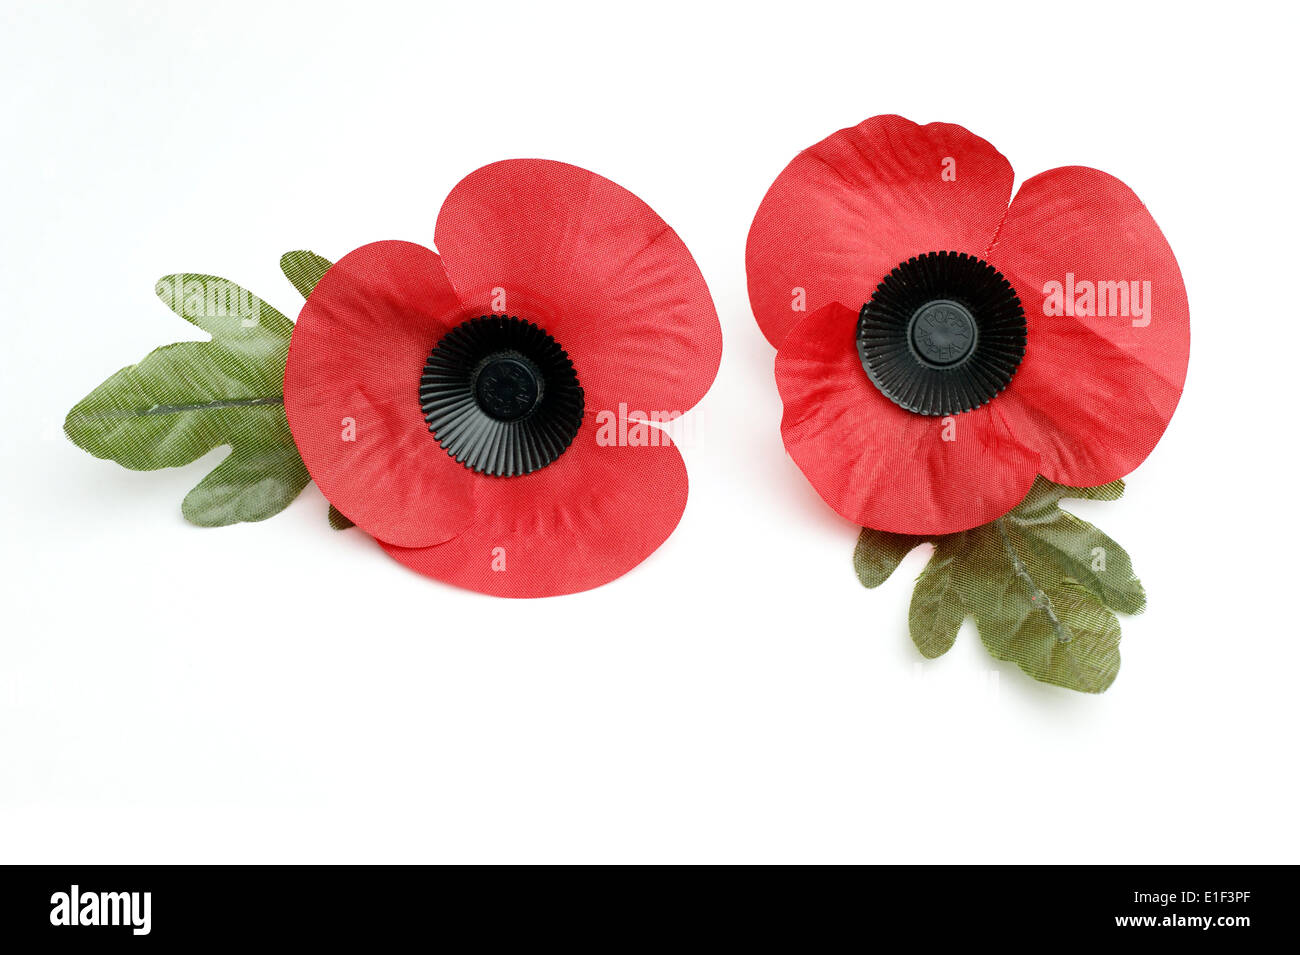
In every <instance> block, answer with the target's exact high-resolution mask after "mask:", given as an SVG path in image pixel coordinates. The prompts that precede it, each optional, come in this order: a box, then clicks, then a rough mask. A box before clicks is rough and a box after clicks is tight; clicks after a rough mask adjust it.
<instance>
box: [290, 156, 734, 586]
mask: <svg viewBox="0 0 1300 955" xmlns="http://www.w3.org/2000/svg"><path fill="white" fill-rule="evenodd" d="M434 239H435V242H436V244H437V248H438V251H437V252H434V251H432V250H430V249H427V248H423V247H422V246H419V245H415V244H412V243H409V242H376V243H373V244H371V245H366V246H363V247H362V248H359V249H357V250H356V251H354V252H351V253H349V254H348V255H346V256H344V257H343V258H342V259H340V260H339V261H338V262H337V263H335V264H334V265H333V266H332V267H331V268H330V269H329V270H328V271H327V272H325V274H324V275H323V276H322V277H321V279H320V281H319V282H318V283H317V285H316V287H315V288H314V289H313V290H312V293H311V295H310V296H309V297H308V300H307V303H306V305H305V306H304V307H303V310H302V313H301V315H300V317H299V318H298V322H297V324H296V326H295V328H294V331H293V337H292V339H291V342H290V347H289V357H288V363H287V366H286V368H285V380H284V396H285V410H286V413H287V416H288V420H289V425H290V427H291V429H292V431H293V436H294V440H295V442H296V443H297V445H298V448H299V450H300V452H301V453H302V458H303V461H304V462H305V463H306V465H307V469H308V471H309V472H310V473H311V476H312V478H313V479H314V480H315V481H316V483H317V484H318V485H319V486H320V488H321V490H322V492H323V493H324V494H325V496H326V497H327V498H328V499H329V500H330V502H331V503H333V504H334V506H335V507H336V508H338V510H339V511H340V512H342V513H343V514H344V515H345V516H346V517H348V518H349V519H350V520H352V521H353V522H355V523H356V524H357V526H359V527H360V528H362V529H363V530H364V531H366V532H367V533H368V534H370V535H372V536H373V537H375V538H376V539H377V540H378V541H379V543H380V544H381V545H382V546H383V548H384V549H385V550H386V551H387V552H388V553H389V554H391V555H392V556H393V557H395V558H396V559H397V560H399V561H401V562H402V563H404V564H406V565H407V566H408V567H411V568H413V569H415V570H417V571H419V572H420V573H422V574H426V575H428V576H430V577H434V578H437V579H439V580H442V581H446V582H448V583H452V584H456V585H459V586H462V587H466V588H469V589H472V590H477V591H481V592H483V593H488V594H495V595H500V596H509V597H536V596H545V595H553V594H563V593H571V592H575V591H580V590H586V589H588V588H591V587H596V586H598V585H600V584H603V583H605V582H607V581H609V580H612V579H614V578H615V577H618V576H619V575H621V574H623V573H625V572H626V571H628V570H629V569H631V568H632V567H634V566H636V565H637V564H638V563H640V562H641V561H642V560H644V559H645V558H646V557H647V556H649V554H650V553H652V552H653V551H654V550H655V549H656V548H657V547H658V546H659V545H660V544H661V543H663V541H664V540H665V539H666V538H667V537H668V535H669V534H670V533H671V532H672V530H673V528H674V527H675V526H676V525H677V522H678V520H679V518H680V517H681V514H682V511H683V509H684V507H685V504H686V493H687V480H686V469H685V465H684V464H683V462H682V458H681V455H680V453H679V452H678V450H677V448H676V447H675V446H674V445H673V443H672V442H671V440H670V439H669V438H668V437H667V435H666V434H660V433H659V432H657V431H655V432H654V433H653V435H652V437H651V440H648V441H646V440H642V441H639V442H637V441H627V440H622V438H621V436H622V435H624V434H626V433H628V431H629V430H635V429H637V428H638V427H639V428H640V429H642V431H643V434H644V429H645V427H646V426H644V425H638V424H637V422H636V421H635V420H633V421H632V423H631V425H630V427H629V426H628V425H627V424H622V425H620V426H619V427H618V428H617V429H612V428H606V429H604V431H603V432H602V430H601V428H600V427H599V425H600V424H601V418H602V413H604V415H605V416H606V417H605V420H606V421H607V420H608V419H609V416H613V415H618V414H622V415H623V416H624V417H626V418H631V419H636V418H637V417H638V416H654V415H656V414H660V415H663V416H666V417H670V416H671V415H673V414H676V413H680V412H685V411H686V410H688V409H689V408H691V407H692V406H693V405H694V404H695V403H696V402H697V401H699V400H700V398H701V397H703V395H704V393H705V392H706V391H707V390H708V388H709V386H710V384H711V383H712V381H713V378H714V375H715V374H716V372H717V369H718V362H719V358H720V354H721V347H722V341H721V329H720V327H719V324H718V317H717V312H716V310H715V309H714V306H713V301H712V299H711V298H710V296H709V291H708V288H707V287H706V285H705V283H704V279H703V277H702V276H701V275H700V271H699V269H698V268H697V267H696V265H695V262H694V260H693V259H692V258H691V255H690V253H689V252H688V251H687V249H686V246H685V245H683V243H682V241H681V239H679V238H678V236H677V234H676V233H675V232H673V230H672V229H671V228H669V227H668V226H667V225H666V224H665V223H664V221H663V220H662V219H661V218H659V216H658V215H656V214H655V213H654V211H653V210H652V209H650V207H649V206H647V205H646V204H645V203H644V202H642V201H641V200H640V199H638V198H637V197H636V196H634V195H632V194H631V193H630V192H628V191H627V190H625V189H623V188H621V187H620V186H618V185H616V184H614V183H612V182H610V181H609V180H607V179H603V178H602V177H600V176H598V175H595V174H594V173H591V172H588V171H586V170H584V169H579V168H577V167H575V166H570V165H567V164H564V163H558V162H550V161H545V160H532V159H529V160H508V161H504V162H498V163H494V164H492V165H489V166H485V167H483V168H482V169H479V170H477V171H475V172H473V173H471V174H470V175H469V176H467V177H466V178H465V179H463V180H462V181H461V182H460V183H459V184H458V185H457V186H456V187H455V188H454V189H453V190H452V191H451V193H450V195H448V197H447V199H446V201H445V202H444V203H443V206H442V209H441V210H440V212H439V213H438V220H437V225H436V229H435V233H434ZM615 434H616V435H617V436H618V439H616V440H609V437H610V436H611V435H615Z"/></svg>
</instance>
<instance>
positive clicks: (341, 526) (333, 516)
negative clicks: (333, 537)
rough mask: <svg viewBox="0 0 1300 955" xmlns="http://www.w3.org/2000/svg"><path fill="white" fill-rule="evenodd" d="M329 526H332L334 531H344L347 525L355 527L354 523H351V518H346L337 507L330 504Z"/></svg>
mask: <svg viewBox="0 0 1300 955" xmlns="http://www.w3.org/2000/svg"><path fill="white" fill-rule="evenodd" d="M330 527H332V528H334V529H335V530H336V531H345V530H347V529H348V528H349V527H356V525H355V524H354V523H352V521H351V520H349V519H348V517H347V515H345V514H344V513H343V512H342V511H340V510H339V509H338V508H337V507H335V506H334V505H333V504H331V505H330Z"/></svg>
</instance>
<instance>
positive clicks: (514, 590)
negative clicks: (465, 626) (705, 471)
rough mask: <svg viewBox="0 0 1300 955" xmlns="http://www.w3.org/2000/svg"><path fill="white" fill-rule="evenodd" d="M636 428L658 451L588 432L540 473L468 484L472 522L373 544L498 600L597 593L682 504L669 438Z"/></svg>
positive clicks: (683, 484)
mask: <svg viewBox="0 0 1300 955" xmlns="http://www.w3.org/2000/svg"><path fill="white" fill-rule="evenodd" d="M630 427H635V426H630ZM640 429H641V431H640V432H639V434H638V437H639V438H645V439H646V440H651V441H657V442H658V446H655V445H645V446H620V445H618V444H613V445H605V444H602V443H600V442H598V441H597V435H598V434H599V432H598V430H596V429H593V428H590V427H587V428H584V429H583V430H582V431H581V432H580V433H579V435H578V437H577V438H576V439H575V441H574V443H573V445H572V446H571V447H570V448H569V450H568V451H566V452H565V453H564V454H563V455H562V456H561V457H560V458H559V459H558V460H557V461H556V462H555V463H554V464H551V465H549V466H548V467H545V468H543V469H542V470H540V471H535V472H533V473H532V474H529V475H526V476H524V477H515V478H488V479H483V480H480V481H477V482H475V485H474V488H475V500H474V512H475V515H476V519H475V522H474V524H473V525H472V526H471V527H469V528H467V529H466V530H465V531H464V532H463V533H461V534H459V535H457V536H456V537H455V538H454V539H452V540H450V541H448V542H446V543H444V544H439V545H437V546H433V547H424V548H417V549H410V548H403V547H395V546H393V545H392V544H389V543H383V542H381V543H383V546H384V549H385V550H387V551H388V553H389V554H391V555H392V556H393V557H394V558H396V559H397V560H399V561H401V562H402V563H403V564H405V565H407V566H408V567H410V568H412V569H413V570H416V571H418V572H419V573H421V574H424V575H425V576H428V577H433V578H436V579H437V580H441V581H445V582H446V583H450V584H455V585H456V586H459V587H466V588H468V589H470V590H476V591H478V592H480V593H485V594H492V595H495V596H499V597H547V596H555V595H559V594H569V593H577V592H579V591H583V590H590V589H591V588H593V587H598V586H600V585H601V584H604V583H607V582H609V581H611V580H613V579H614V578H616V577H619V576H621V575H622V574H624V573H626V572H627V571H629V570H631V569H632V568H633V567H635V566H636V565H637V564H639V563H641V561H643V560H645V559H646V558H647V557H649V556H650V554H652V553H653V552H654V551H655V550H656V549H657V548H658V547H659V545H660V544H662V543H663V542H664V541H665V540H667V539H668V535H669V534H671V533H672V531H673V529H674V528H675V527H676V526H677V522H678V521H679V520H680V519H681V516H682V512H683V510H684V509H685V507H686V493H687V480H686V466H685V464H684V463H683V461H682V457H681V454H680V453H679V452H678V450H677V448H676V447H675V446H674V445H673V444H672V443H671V441H670V440H669V439H668V437H667V435H664V434H659V433H656V434H653V435H651V434H650V433H649V432H651V431H653V430H654V429H651V428H650V427H649V426H647V425H644V424H643V425H640Z"/></svg>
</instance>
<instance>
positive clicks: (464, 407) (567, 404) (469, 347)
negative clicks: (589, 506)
mask: <svg viewBox="0 0 1300 955" xmlns="http://www.w3.org/2000/svg"><path fill="white" fill-rule="evenodd" d="M419 401H420V411H421V412H422V413H423V414H424V420H425V421H426V422H427V423H428V425H429V432H430V433H431V434H432V435H433V436H434V437H435V438H436V439H437V441H438V444H440V445H441V446H442V448H443V450H444V451H446V452H447V453H448V454H449V455H451V456H452V457H453V458H455V459H456V460H457V461H459V462H460V463H461V464H463V465H464V466H465V467H467V468H469V469H470V470H471V471H477V472H479V473H480V474H489V475H492V476H494V477H519V476H521V475H524V474H531V473H532V472H533V471H536V470H539V469H540V468H544V467H546V466H547V465H548V464H551V463H553V462H554V461H555V460H556V459H557V458H559V457H560V455H562V454H563V453H564V452H565V451H567V450H568V448H569V446H570V445H571V444H572V443H573V439H574V438H575V437H576V436H577V434H578V429H579V428H580V427H581V426H582V418H583V413H584V403H583V402H584V398H583V392H582V386H581V385H579V384H578V373H577V372H576V371H575V370H574V368H573V362H572V361H570V360H569V355H568V353H567V352H565V350H564V349H563V348H561V347H560V343H559V342H557V341H556V340H555V339H554V338H552V337H551V336H550V335H549V334H548V333H547V332H546V330H545V329H543V328H542V327H541V326H540V325H537V324H535V323H534V322H530V321H527V320H526V319H522V318H518V317H517V316H506V315H481V316H479V317H478V318H471V319H469V320H468V321H464V322H461V323H460V324H459V325H457V326H456V327H455V328H453V329H451V331H449V332H447V333H446V334H445V335H443V336H442V338H441V339H439V340H438V342H437V343H436V344H435V345H434V346H433V351H431V352H430V353H429V359H428V361H426V362H425V363H424V372H423V374H421V375H420V393H419Z"/></svg>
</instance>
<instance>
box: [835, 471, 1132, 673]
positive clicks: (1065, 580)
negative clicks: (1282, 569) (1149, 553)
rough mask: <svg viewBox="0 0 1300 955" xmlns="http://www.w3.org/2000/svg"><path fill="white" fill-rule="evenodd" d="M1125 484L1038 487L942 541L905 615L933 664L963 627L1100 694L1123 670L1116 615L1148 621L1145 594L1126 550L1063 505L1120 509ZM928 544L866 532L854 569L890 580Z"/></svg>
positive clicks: (1028, 665)
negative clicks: (1077, 501)
mask: <svg viewBox="0 0 1300 955" xmlns="http://www.w3.org/2000/svg"><path fill="white" fill-rule="evenodd" d="M1123 492H1124V484H1123V482H1122V481H1114V482H1112V483H1110V484H1105V485H1102V486H1100V487H1094V488H1073V487H1065V486H1063V485H1060V484H1053V483H1052V482H1051V481H1047V480H1046V479H1044V478H1041V477H1040V478H1038V480H1036V481H1035V482H1034V485H1033V487H1032V488H1031V489H1030V491H1029V493H1028V494H1027V495H1026V496H1025V499H1024V500H1023V501H1022V502H1021V503H1020V504H1019V505H1017V506H1016V507H1015V508H1014V509H1012V511H1011V512H1010V513H1008V514H1006V515H1004V516H1003V517H1001V518H999V519H998V520H996V521H994V522H992V523H990V524H985V525H983V526H982V527H977V528H975V529H973V530H970V531H965V532H963V533H960V534H948V535H944V536H941V537H938V538H936V539H935V542H934V543H935V552H934V555H933V556H932V557H931V558H930V562H929V563H928V564H927V565H926V567H925V570H924V571H922V573H921V575H920V576H919V577H918V578H917V581H916V587H915V589H914V590H913V592H912V604H911V607H910V609H909V612H908V627H909V629H910V631H911V635H912V641H913V642H914V643H915V644H916V647H917V649H918V650H919V651H920V652H921V653H922V655H924V656H926V657H930V658H933V657H937V656H939V655H941V654H943V653H945V652H946V651H947V650H948V649H949V648H950V647H951V646H952V644H953V641H954V640H955V639H956V637H957V633H958V631H959V630H960V629H961V624H962V620H963V618H964V617H965V616H966V615H967V614H969V615H970V616H972V617H974V619H975V625H976V628H977V629H978V631H979V635H980V640H981V641H982V642H983V643H984V645H985V647H987V648H988V650H989V652H990V653H991V654H993V656H995V657H997V658H998V659H999V660H1008V661H1011V662H1013V663H1015V664H1016V665H1017V666H1019V667H1020V668H1021V669H1022V670H1024V671H1025V672H1026V673H1028V674H1029V675H1030V676H1032V677H1034V679H1036V680H1042V681H1043V682H1046V683H1052V684H1055V685H1057V686H1063V687H1067V688H1069V689H1073V690H1080V691H1083V692H1087V693H1100V692H1101V691H1102V690H1105V689H1106V688H1107V687H1108V686H1110V684H1111V683H1112V682H1113V681H1114V679H1115V675H1116V674H1117V673H1118V672H1119V640H1120V626H1119V620H1118V619H1117V618H1116V616H1115V614H1116V612H1119V613H1140V612H1141V611H1142V610H1143V609H1144V608H1145V606H1146V594H1145V592H1144V591H1143V589H1142V584H1141V582H1140V581H1139V580H1138V579H1137V577H1136V576H1135V575H1134V573H1133V564H1132V561H1131V560H1130V559H1129V556H1128V554H1127V553H1125V551H1124V549H1123V548H1122V547H1120V546H1119V544H1117V543H1115V541H1114V540H1112V539H1111V538H1110V537H1108V536H1107V535H1105V534H1103V533H1102V532H1101V531H1100V530H1098V529H1097V528H1096V527H1093V526H1092V525H1091V524H1089V523H1087V522H1086V521H1083V520H1080V519H1079V518H1077V517H1075V516H1074V515H1073V514H1070V513H1069V512H1068V511H1065V510H1062V509H1061V507H1060V502H1061V500H1062V499H1064V498H1083V499H1091V500H1100V501H1113V500H1116V499H1118V498H1119V497H1120V495H1121V494H1123ZM921 540H923V538H919V537H907V536H905V535H898V534H881V533H879V532H876V531H863V533H862V535H861V536H860V537H859V539H858V547H857V549H856V550H855V551H854V567H855V568H856V569H857V570H858V576H859V578H860V579H861V580H862V582H863V583H864V584H866V585H867V586H869V587H874V586H877V585H878V584H880V583H881V582H882V581H884V580H885V579H886V578H887V577H888V576H889V575H890V573H892V572H893V570H894V568H895V567H897V566H898V562H899V561H900V560H901V559H902V557H903V555H904V554H906V553H907V552H908V551H909V550H911V549H912V547H914V546H916V544H918V543H920V542H921Z"/></svg>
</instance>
